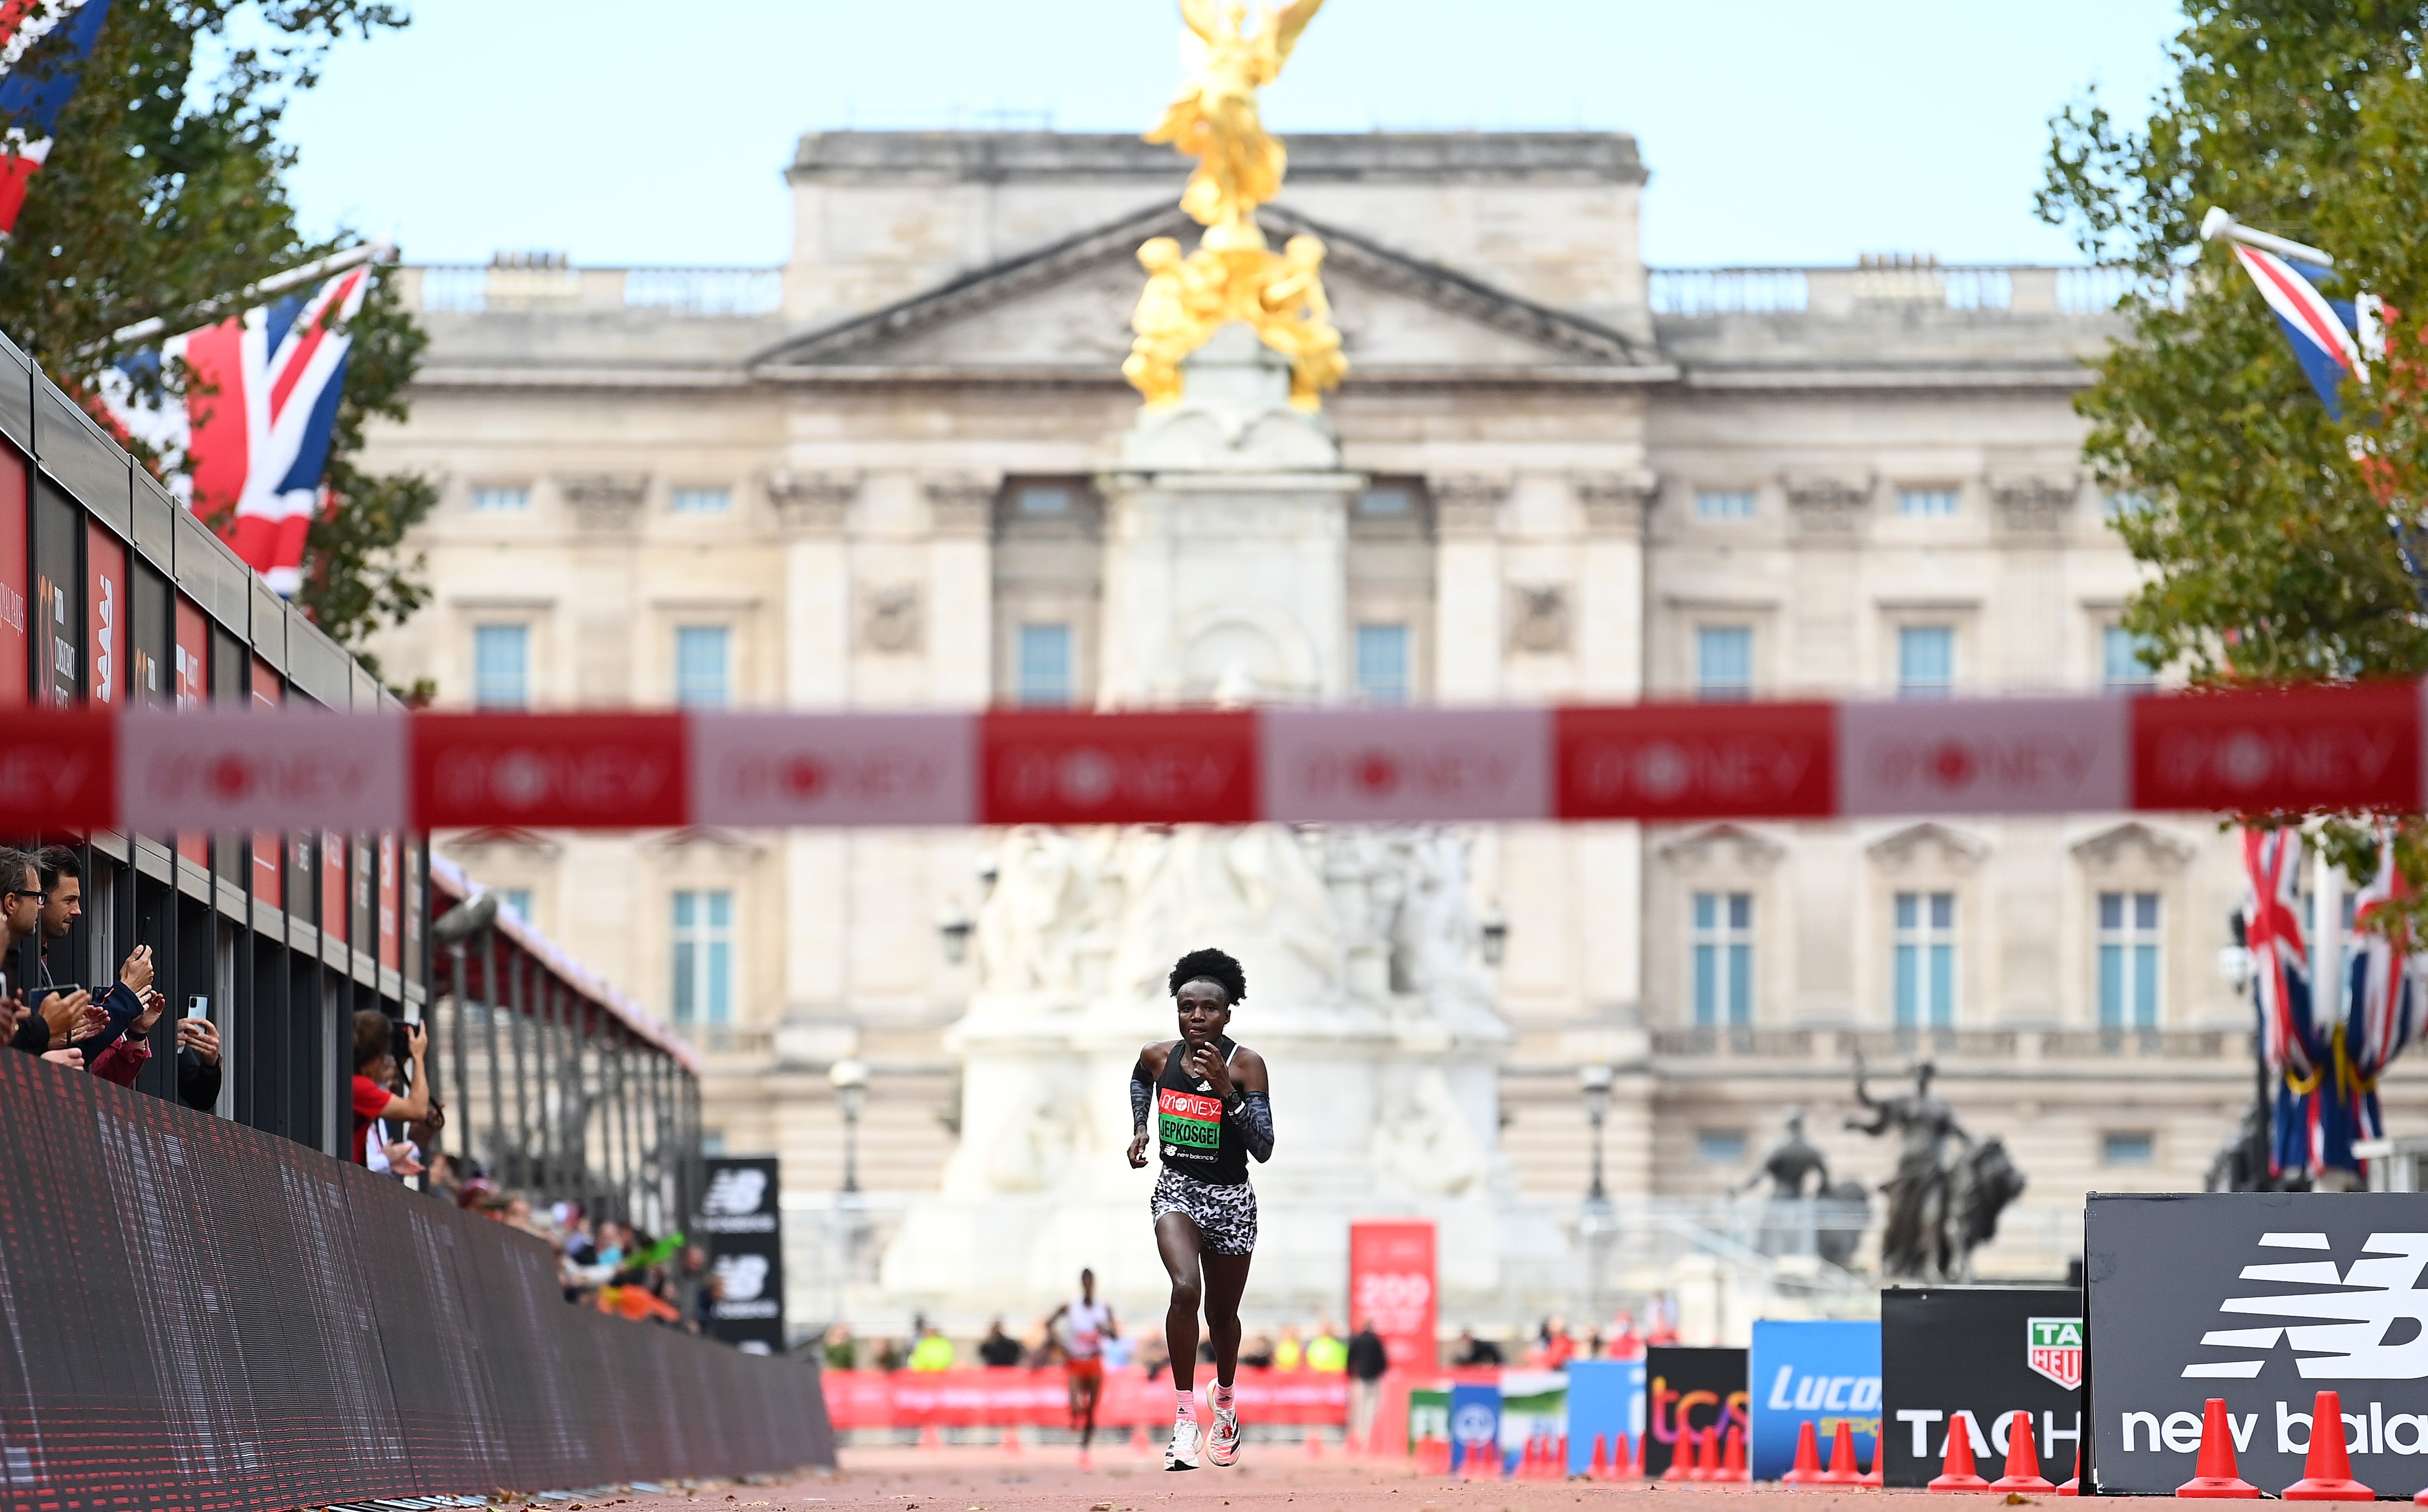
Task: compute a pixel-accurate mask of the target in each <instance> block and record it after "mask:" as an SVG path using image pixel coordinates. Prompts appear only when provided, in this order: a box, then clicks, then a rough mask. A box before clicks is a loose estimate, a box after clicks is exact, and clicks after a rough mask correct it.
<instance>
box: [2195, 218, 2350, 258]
mask: <svg viewBox="0 0 2428 1512" xmlns="http://www.w3.org/2000/svg"><path fill="white" fill-rule="evenodd" d="M2200 234H2201V240H2203V241H2215V240H2216V239H2217V238H2218V237H2220V236H2223V237H2224V238H2225V239H2226V240H2228V241H2239V242H2240V243H2242V244H2243V245H2244V246H2246V247H2256V248H2258V249H2259V250H2260V251H2261V252H2274V253H2275V254H2276V255H2277V256H2279V257H2290V258H2292V259H2293V260H2294V261H2296V262H2302V263H2316V264H2318V265H2319V266H2320V267H2321V268H2333V267H2335V266H2336V260H2335V258H2334V257H2333V256H2332V255H2330V254H2328V253H2326V252H2321V251H2320V250H2319V249H2318V248H2316V247H2312V246H2309V245H2307V244H2305V243H2303V242H2298V241H2291V240H2288V239H2287V238H2285V237H2283V236H2270V235H2269V234H2268V233H2267V232H2264V231H2254V230H2252V229H2251V228H2250V227H2249V226H2246V225H2244V224H2243V223H2242V222H2241V221H2239V220H2237V219H2234V212H2232V211H2231V210H2228V209H2227V208H2226V207H2225V206H2223V205H2222V204H2212V205H2210V206H2209V207H2208V214H2207V215H2205V216H2203V217H2201V227H2200Z"/></svg>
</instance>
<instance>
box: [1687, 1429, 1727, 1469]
mask: <svg viewBox="0 0 2428 1512" xmlns="http://www.w3.org/2000/svg"><path fill="white" fill-rule="evenodd" d="M1719 1468H1720V1428H1719V1424H1717V1423H1714V1424H1713V1425H1712V1426H1710V1427H1708V1428H1706V1429H1704V1430H1703V1431H1702V1432H1701V1433H1698V1434H1697V1435H1695V1457H1694V1461H1693V1463H1691V1464H1689V1465H1688V1466H1687V1467H1686V1478H1687V1479H1688V1480H1690V1481H1708V1480H1710V1479H1711V1478H1712V1471H1715V1470H1717V1469H1719Z"/></svg>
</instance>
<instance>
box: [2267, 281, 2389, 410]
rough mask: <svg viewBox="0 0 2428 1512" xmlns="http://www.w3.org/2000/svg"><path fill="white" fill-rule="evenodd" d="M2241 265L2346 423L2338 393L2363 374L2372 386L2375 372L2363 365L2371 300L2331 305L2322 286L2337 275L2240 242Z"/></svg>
mask: <svg viewBox="0 0 2428 1512" xmlns="http://www.w3.org/2000/svg"><path fill="white" fill-rule="evenodd" d="M2234 255H2235V260H2236V261H2238V262H2239V263H2241V264H2242V270H2243V271H2244V272H2246V273H2249V274H2250V275H2251V282H2253V283H2254V284H2256V285H2259V297H2260V298H2261V299H2263V300H2266V301H2268V308H2269V309H2270V310H2272V311H2273V312H2275V316H2276V322H2277V324H2279V325H2281V326H2283V327H2284V328H2285V339H2286V340H2288V341H2289V342H2291V343H2292V344H2293V357H2294V360H2295V361H2297V362H2299V363H2300V364H2301V365H2302V371H2303V372H2304V373H2305V374H2306V375H2307V376H2308V378H2309V380H2310V386H2311V387H2312V388H2315V389H2317V390H2318V391H2319V398H2321V400H2323V401H2325V403H2326V406H2327V414H2328V415H2332V416H2333V417H2335V418H2336V419H2338V420H2340V419H2342V418H2343V414H2344V411H2343V400H2342V398H2340V396H2339V394H2338V390H2339V389H2340V387H2341V386H2342V383H2343V381H2344V380H2345V379H2346V378H2347V377H2351V376H2354V375H2357V376H2358V377H2359V378H2360V380H2361V382H2364V383H2365V382H2369V368H2368V367H2367V366H2365V365H2364V363H2363V361H2362V355H2363V353H2362V348H2363V345H2364V342H2363V340H2362V337H2363V336H2365V335H2367V334H2369V333H2370V327H2371V321H2370V318H2369V315H2370V310H2369V304H2370V301H2367V300H2366V299H2364V300H2363V301H2357V302H2356V301H2345V300H2330V299H2328V298H2327V297H2326V296H2325V295H2323V294H2321V293H2320V292H2319V287H2318V285H2319V284H2320V282H2321V280H2323V279H2325V278H2326V277H2327V275H2328V273H2329V272H2330V271H2331V270H2330V269H2328V268H2321V267H2320V266H2319V265H2318V264H2316V263H2308V262H2301V261H2298V260H2296V259H2293V258H2289V257H2279V256H2277V255H2276V254H2275V253H2274V252H2263V251H2262V250H2260V249H2259V248H2257V247H2253V246H2248V245H2246V244H2244V243H2241V242H2237V243H2235V246H2234Z"/></svg>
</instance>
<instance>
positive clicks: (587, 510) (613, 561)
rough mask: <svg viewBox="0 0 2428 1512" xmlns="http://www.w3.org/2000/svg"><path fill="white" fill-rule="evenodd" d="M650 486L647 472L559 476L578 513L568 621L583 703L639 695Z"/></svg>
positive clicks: (577, 697)
mask: <svg viewBox="0 0 2428 1512" xmlns="http://www.w3.org/2000/svg"><path fill="white" fill-rule="evenodd" d="M648 488H649V480H648V476H647V475H646V474H642V473H587V474H582V475H578V476H574V477H568V478H562V479H559V480H557V490H558V492H559V493H561V494H562V495H563V496H564V497H565V504H566V510H567V511H568V512H570V513H571V514H572V516H573V530H574V547H573V575H572V576H573V581H572V583H571V585H570V587H569V590H568V592H567V593H566V609H567V614H566V619H567V622H568V623H567V628H568V629H569V630H570V632H571V634H572V639H573V644H572V654H573V700H574V702H575V703H576V704H577V705H579V706H580V707H584V708H601V707H615V706H616V705H621V704H629V703H631V702H632V698H633V693H634V689H633V686H632V683H633V675H632V668H633V662H634V659H635V657H636V655H637V654H638V649H639V647H638V638H639V637H640V636H641V635H643V634H645V633H647V628H648V623H649V620H648V615H647V614H646V613H645V612H644V611H643V609H642V606H641V604H640V603H639V601H638V595H637V594H636V593H635V592H634V588H633V569H634V567H635V565H636V564H635V562H634V561H633V557H634V553H635V552H637V551H638V550H639V549H640V548H639V543H638V541H637V536H638V534H639V526H640V521H641V505H642V501H643V500H644V499H645V498H647V497H648ZM668 654H669V655H671V654H672V652H671V649H669V652H668Z"/></svg>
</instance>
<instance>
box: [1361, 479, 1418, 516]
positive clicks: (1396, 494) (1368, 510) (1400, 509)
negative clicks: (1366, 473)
mask: <svg viewBox="0 0 2428 1512" xmlns="http://www.w3.org/2000/svg"><path fill="white" fill-rule="evenodd" d="M1414 509H1415V506H1414V505H1413V503H1412V502H1411V501H1410V500H1409V497H1408V491H1407V490H1406V489H1404V488H1401V487H1398V486H1396V485H1392V484H1384V485H1381V486H1378V487H1374V488H1370V489H1368V490H1366V492H1364V493H1363V494H1360V495H1358V496H1357V512H1358V513H1360V514H1362V515H1364V516H1366V517H1367V518H1368V519H1370V520H1403V519H1406V518H1407V517H1408V515H1409V514H1410V513H1412V512H1414Z"/></svg>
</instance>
